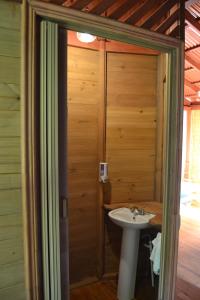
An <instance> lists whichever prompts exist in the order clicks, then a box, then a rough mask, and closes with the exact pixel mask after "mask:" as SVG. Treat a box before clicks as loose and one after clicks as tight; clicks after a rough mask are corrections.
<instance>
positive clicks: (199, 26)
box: [185, 9, 200, 31]
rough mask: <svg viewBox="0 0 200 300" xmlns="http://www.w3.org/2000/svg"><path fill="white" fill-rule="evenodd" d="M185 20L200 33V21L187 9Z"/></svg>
mask: <svg viewBox="0 0 200 300" xmlns="http://www.w3.org/2000/svg"><path fill="white" fill-rule="evenodd" d="M185 19H186V22H188V23H189V24H190V25H191V26H193V27H194V28H195V29H197V30H198V31H200V23H199V22H198V19H197V18H195V17H193V15H192V14H191V13H190V12H189V11H188V10H187V9H186V10H185Z"/></svg>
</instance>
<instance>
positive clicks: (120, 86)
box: [104, 52, 160, 276]
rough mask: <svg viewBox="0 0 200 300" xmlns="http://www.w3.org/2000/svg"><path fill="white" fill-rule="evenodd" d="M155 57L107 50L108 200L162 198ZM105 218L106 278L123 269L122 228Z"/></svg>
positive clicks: (131, 200)
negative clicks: (158, 179) (158, 176)
mask: <svg viewBox="0 0 200 300" xmlns="http://www.w3.org/2000/svg"><path fill="white" fill-rule="evenodd" d="M157 60H158V56H149V55H136V54H125V53H123V54H122V53H112V52H111V53H107V78H108V79H107V126H106V128H107V131H106V132H107V134H106V155H107V162H108V164H109V180H110V195H111V197H110V203H115V202H134V201H154V200H158V199H155V198H154V195H155V192H156V187H155V182H156V181H155V179H156V178H155V176H156V172H155V169H156V148H157V123H156V120H157V92H158V91H157V74H158V66H157ZM159 143H160V140H159ZM104 221H105V253H104V276H113V275H114V274H116V273H117V272H118V268H119V259H120V246H121V234H122V231H121V229H120V228H119V227H117V226H116V225H114V224H113V223H112V222H111V221H110V219H109V218H108V216H107V215H106V212H105V219H104Z"/></svg>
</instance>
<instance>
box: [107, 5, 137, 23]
mask: <svg viewBox="0 0 200 300" xmlns="http://www.w3.org/2000/svg"><path fill="white" fill-rule="evenodd" d="M136 4H138V0H131V1H130V0H127V1H126V2H125V3H123V4H122V5H121V6H120V7H118V9H116V10H115V11H114V12H113V13H112V14H111V15H110V16H109V17H110V18H111V19H115V20H118V19H120V18H121V17H122V16H123V15H124V14H125V13H127V12H128V11H129V10H130V9H131V8H132V7H134V6H135V5H136Z"/></svg>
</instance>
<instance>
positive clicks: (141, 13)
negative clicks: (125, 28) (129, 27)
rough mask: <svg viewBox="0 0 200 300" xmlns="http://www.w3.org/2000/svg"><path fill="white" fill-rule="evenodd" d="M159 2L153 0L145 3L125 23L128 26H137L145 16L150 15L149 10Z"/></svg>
mask: <svg viewBox="0 0 200 300" xmlns="http://www.w3.org/2000/svg"><path fill="white" fill-rule="evenodd" d="M156 2H157V1H155V0H151V1H148V0H147V1H146V2H145V3H143V4H141V5H140V6H139V8H138V9H137V10H136V11H134V12H133V13H132V15H131V16H130V17H129V18H128V19H127V20H126V21H125V22H126V23H128V24H136V23H137V22H138V21H139V20H140V19H141V18H142V17H143V16H145V15H146V14H148V12H149V10H150V9H152V7H153V6H155V4H156Z"/></svg>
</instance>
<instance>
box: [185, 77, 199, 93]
mask: <svg viewBox="0 0 200 300" xmlns="http://www.w3.org/2000/svg"><path fill="white" fill-rule="evenodd" d="M185 85H186V86H187V87H189V88H190V89H191V90H193V91H194V92H198V91H199V90H200V88H199V87H197V86H196V85H195V84H193V83H191V82H190V81H189V80H188V79H186V78H185Z"/></svg>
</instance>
